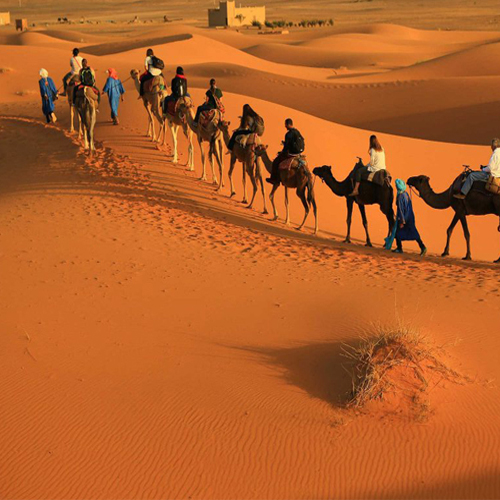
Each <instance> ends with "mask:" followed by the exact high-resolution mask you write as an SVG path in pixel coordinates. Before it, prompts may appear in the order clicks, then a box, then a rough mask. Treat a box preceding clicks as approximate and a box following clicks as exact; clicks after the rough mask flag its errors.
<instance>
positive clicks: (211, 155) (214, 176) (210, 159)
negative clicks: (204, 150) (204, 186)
mask: <svg viewBox="0 0 500 500" xmlns="http://www.w3.org/2000/svg"><path fill="white" fill-rule="evenodd" d="M213 148H214V145H212V144H210V147H209V150H208V163H209V164H210V168H211V169H212V184H213V185H214V186H217V184H218V183H219V181H218V180H217V174H216V173H215V163H214V150H213Z"/></svg>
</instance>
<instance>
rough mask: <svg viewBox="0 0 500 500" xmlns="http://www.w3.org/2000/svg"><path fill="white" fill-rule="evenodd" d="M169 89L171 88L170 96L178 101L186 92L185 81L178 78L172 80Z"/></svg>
mask: <svg viewBox="0 0 500 500" xmlns="http://www.w3.org/2000/svg"><path fill="white" fill-rule="evenodd" d="M171 88H172V95H173V96H174V97H175V98H176V99H178V98H179V97H184V96H185V95H186V94H187V91H188V84H187V79H186V78H180V77H179V76H176V77H175V78H172V84H171Z"/></svg>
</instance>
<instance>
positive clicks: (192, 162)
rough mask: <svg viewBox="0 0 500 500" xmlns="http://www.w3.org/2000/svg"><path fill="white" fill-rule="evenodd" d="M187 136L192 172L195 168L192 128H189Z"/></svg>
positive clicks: (189, 162)
mask: <svg viewBox="0 0 500 500" xmlns="http://www.w3.org/2000/svg"><path fill="white" fill-rule="evenodd" d="M185 135H186V138H187V140H188V143H189V145H188V161H187V165H188V170H189V171H190V172H192V171H193V170H194V146H193V131H192V130H191V129H187V134H185Z"/></svg>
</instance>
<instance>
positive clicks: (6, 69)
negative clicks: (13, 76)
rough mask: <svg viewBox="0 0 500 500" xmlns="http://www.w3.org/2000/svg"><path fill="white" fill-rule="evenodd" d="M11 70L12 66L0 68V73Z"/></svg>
mask: <svg viewBox="0 0 500 500" xmlns="http://www.w3.org/2000/svg"><path fill="white" fill-rule="evenodd" d="M11 71H12V68H5V67H4V68H0V75H3V74H5V73H10V72H11Z"/></svg>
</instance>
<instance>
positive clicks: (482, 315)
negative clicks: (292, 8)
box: [0, 1, 500, 499]
mask: <svg viewBox="0 0 500 500" xmlns="http://www.w3.org/2000/svg"><path fill="white" fill-rule="evenodd" d="M276 3H277V2H276ZM373 3H374V4H375V3H378V2H375V1H374V2H373ZM424 4H425V2H424ZM89 5H91V3H90V4H89ZM173 5H175V4H173ZM363 6H365V4H364V3H363ZM32 8H33V9H34V8H35V7H32ZM89 8H90V7H89ZM360 9H361V6H360ZM429 9H430V8H429ZM429 9H428V10H426V9H425V8H422V15H421V19H420V20H421V22H422V23H423V24H425V25H426V26H427V27H437V26H436V23H437V22H438V19H439V15H438V14H437V13H436V12H435V11H433V10H432V9H430V10H429ZM477 10H478V12H479V13H480V14H481V15H486V14H485V13H487V10H484V11H483V10H482V9H481V10H480V9H479V8H478V9H477ZM130 12H131V11H129V10H127V12H124V13H123V15H124V16H125V14H127V15H129V14H130ZM401 12H403V11H401ZM446 12H447V13H448V15H449V16H450V17H453V18H454V19H455V21H456V20H457V19H458V18H460V15H459V14H460V11H459V10H457V12H455V13H450V12H451V11H450V9H448V10H447V11H446ZM452 14H453V15H452ZM462 14H463V12H462ZM39 15H40V16H42V15H43V10H40V13H39ZM364 15H365V16H366V14H364ZM95 16H96V17H97V14H95ZM433 16H434V17H433ZM129 17H130V16H129ZM192 17H193V19H195V20H196V16H192ZM431 19H434V20H435V24H434V25H433V26H430V24H431V23H430V20H431ZM383 20H384V21H387V20H388V19H383ZM361 21H362V22H363V23H364V24H359V25H357V26H347V27H342V26H340V27H336V28H333V29H330V28H328V29H326V28H325V29H316V30H298V31H292V32H291V33H290V34H289V35H282V36H276V35H257V34H256V33H255V32H241V33H238V32H234V31H211V30H206V29H202V28H200V27H199V26H196V23H195V22H193V23H188V24H184V23H181V22H178V23H171V24H168V25H166V26H163V25H160V24H157V25H155V26H149V27H147V26H140V27H136V26H130V25H127V24H119V25H117V26H110V27H108V26H103V27H102V28H97V27H96V26H94V25H90V26H63V27H61V26H57V27H54V26H49V27H47V29H41V28H40V29H38V28H37V29H36V30H30V31H28V32H26V33H22V34H16V33H14V31H13V30H12V29H10V28H6V29H3V30H2V31H0V61H1V63H0V67H1V68H0V69H1V71H0V87H1V89H2V92H1V95H0V194H1V196H0V275H1V277H2V286H1V287H0V356H1V361H2V362H1V369H0V370H1V372H0V374H1V376H0V394H1V395H2V404H1V405H0V422H1V424H2V425H1V426H0V450H1V452H0V464H1V467H0V498H5V499H21V498H23V499H26V498H40V499H41V498H53V499H67V498H78V499H84V498H86V499H90V498H92V499H94V498H95V499H101V498H102V499H104V498H106V499H111V498H113V499H123V498H148V499H153V498H213V499H222V498H248V499H250V498H297V499H298V498H470V499H476V498H498V497H499V496H500V454H499V451H498V450H499V445H500V419H499V417H498V415H499V411H500V398H499V390H498V387H497V384H496V382H495V380H496V379H498V377H499V376H500V371H499V364H498V355H497V352H498V348H499V339H498V335H497V332H498V326H497V325H498V320H499V319H500V312H499V310H500V300H499V299H500V286H499V279H498V277H499V275H498V272H499V271H498V269H499V268H498V265H494V264H492V261H493V260H494V259H496V258H498V256H499V255H500V235H499V233H498V232H497V226H498V217H495V216H487V217H475V218H474V217H470V218H469V226H470V230H471V235H472V253H473V258H474V261H473V262H463V261H461V260H460V258H461V257H462V256H463V255H464V253H465V243H464V239H463V235H462V232H461V228H459V227H457V229H456V231H455V234H454V236H453V240H452V248H451V256H450V257H449V258H447V259H443V258H441V257H440V253H441V251H442V249H443V247H444V243H445V238H446V228H447V226H448V224H449V223H450V221H451V219H452V216H453V214H452V212H451V209H448V210H443V211H436V210H433V209H431V208H430V207H428V206H426V205H425V204H424V203H423V202H422V200H420V199H418V197H416V196H413V203H414V207H415V212H416V216H417V226H418V228H419V230H420V232H421V234H422V237H423V239H424V241H425V243H426V245H427V246H428V249H429V254H428V256H427V257H426V258H425V259H422V258H420V257H419V256H418V254H417V253H416V252H417V247H416V245H415V244H414V243H406V244H405V251H406V253H405V254H404V255H402V256H399V255H393V254H391V253H389V252H387V251H385V250H383V249H382V248H381V247H382V243H383V238H384V236H385V234H386V231H387V223H386V221H385V218H384V216H383V214H381V213H380V211H379V210H378V209H377V208H376V207H369V208H368V209H367V212H368V218H369V224H370V233H371V236H372V240H373V242H374V244H375V248H365V247H364V246H363V243H364V231H363V227H362V225H361V220H360V216H359V213H358V212H357V211H356V210H355V213H354V219H353V236H354V240H355V241H354V243H353V244H351V245H348V244H345V243H343V242H342V241H343V238H344V236H345V232H346V227H345V226H346V225H345V217H346V208H345V200H343V199H341V198H337V197H335V196H334V195H333V193H332V192H331V191H330V190H329V189H328V188H327V187H326V186H325V185H324V184H322V183H321V181H320V180H319V179H317V180H316V182H315V186H314V190H315V194H316V199H317V202H318V208H319V221H320V232H319V234H318V235H317V236H314V235H313V234H312V227H313V219H312V216H311V217H310V218H309V221H308V223H307V226H306V228H305V229H304V230H303V231H302V232H300V233H299V232H297V231H296V230H295V229H294V227H296V225H297V224H298V223H299V222H300V220H301V218H302V214H303V209H302V207H301V204H300V202H299V200H298V199H297V197H296V196H295V194H294V193H291V197H290V199H291V216H292V226H291V227H286V226H285V225H284V224H283V215H284V203H283V202H284V196H283V189H280V190H279V191H278V195H277V197H276V198H277V206H278V210H279V213H280V220H279V221H277V222H273V221H271V220H270V216H269V215H267V216H264V215H262V214H261V211H262V199H261V197H260V195H257V199H256V203H255V206H254V209H253V210H248V209H247V208H245V206H244V205H242V204H241V203H240V200H241V198H242V184H241V166H239V165H238V166H237V167H236V174H235V176H234V177H235V181H236V191H237V195H236V196H235V197H234V198H232V199H230V198H229V183H228V179H227V169H228V166H229V156H225V157H224V164H225V177H224V181H225V187H224V189H223V190H222V192H221V193H219V194H218V193H216V192H215V187H214V186H213V185H212V184H211V183H210V182H207V183H205V182H201V181H200V180H199V179H198V177H199V175H200V172H201V166H200V151H199V148H198V145H197V144H196V145H195V172H187V171H186V167H185V163H186V161H187V144H186V141H185V139H184V137H183V136H182V135H181V134H180V136H179V151H180V163H179V164H177V165H174V164H173V163H172V141H171V139H170V138H168V140H167V146H166V147H162V146H159V145H157V144H155V143H153V142H151V140H150V139H149V138H147V137H145V132H146V127H147V120H146V113H145V111H144V108H143V105H142V103H141V101H140V100H138V96H137V92H136V90H135V88H134V85H133V82H132V81H131V80H130V79H128V75H129V71H130V70H131V69H132V68H140V67H141V65H142V63H143V60H144V53H145V49H146V48H147V47H149V46H154V48H155V52H156V54H157V55H158V56H159V57H161V58H162V59H164V60H165V62H166V64H167V67H166V69H165V72H164V73H165V75H166V76H167V79H168V80H169V79H170V78H171V76H170V75H173V72H174V69H175V67H176V66H177V65H179V64H181V65H182V66H183V67H184V68H185V71H186V75H187V77H188V80H189V84H190V91H191V93H192V96H193V99H194V101H195V103H197V104H199V103H200V102H201V101H202V98H203V93H204V89H205V88H206V86H207V84H208V80H209V78H210V77H212V76H214V77H216V78H217V80H218V84H219V86H220V87H221V88H222V89H223V91H224V104H225V106H226V118H227V119H229V120H230V121H231V122H232V124H233V125H235V124H236V122H237V119H238V116H239V115H240V113H241V108H242V106H243V104H245V103H247V102H249V103H250V104H251V105H252V106H253V107H254V108H255V109H256V110H257V111H259V112H260V113H261V114H262V115H263V116H264V118H265V120H266V133H265V135H264V137H263V142H264V143H265V144H267V145H268V147H269V151H270V154H275V153H276V152H277V151H278V149H279V146H280V141H281V140H282V138H283V135H284V132H285V130H284V127H283V121H284V119H285V118H287V117H289V116H290V117H292V118H293V119H294V121H295V123H296V125H297V127H298V128H299V130H301V132H302V134H303V135H304V137H305V139H306V153H307V160H308V162H309V166H310V167H311V168H312V167H315V166H321V165H331V166H332V171H333V173H334V175H336V176H337V177H338V178H339V179H340V178H341V179H343V178H344V177H346V176H347V175H348V173H349V171H350V170H351V168H352V167H353V165H354V163H355V162H356V157H357V156H362V157H363V158H364V160H365V161H367V160H368V154H367V149H368V137H369V135H370V134H371V133H372V132H374V131H375V132H377V135H378V136H379V137H380V140H381V142H382V144H383V145H384V147H385V149H386V151H387V162H388V168H389V169H390V170H391V172H392V174H393V177H394V178H396V177H398V178H402V179H407V178H408V177H410V176H412V175H419V174H423V175H428V176H429V177H430V178H431V182H432V185H433V187H434V188H435V189H436V191H438V192H440V191H443V190H445V189H446V188H447V187H448V186H449V185H450V183H451V182H452V180H453V179H454V178H455V177H456V176H457V175H458V173H460V171H461V168H462V164H470V165H472V166H478V165H479V164H484V163H486V162H487V161H488V159H489V156H490V153H491V152H490V150H489V142H490V140H491V138H492V137H494V136H498V135H500V128H499V125H498V115H499V111H500V104H499V101H498V99H497V97H496V96H497V94H498V87H499V84H500V71H499V70H498V69H497V67H498V62H499V59H500V32H496V31H492V30H493V29H494V27H493V28H491V30H490V31H488V30H483V31H463V29H464V26H461V25H460V26H456V27H458V28H461V29H462V31H446V32H444V31H437V30H434V31H432V30H425V31H424V30H419V29H415V28H412V27H405V26H401V25H395V24H391V23H387V22H385V23H382V24H374V23H370V22H369V20H365V19H361ZM365 21H366V22H365ZM456 22H458V21H456ZM426 23H428V24H426ZM407 24H410V23H407ZM75 44H78V45H79V46H80V48H81V51H82V53H83V55H84V56H85V57H87V58H88V60H89V62H90V63H91V65H92V67H94V68H95V70H96V75H97V84H98V86H99V87H100V88H102V86H103V85H104V81H105V78H106V73H105V70H106V69H107V68H109V67H115V68H116V69H117V70H118V73H119V75H120V77H121V79H122V80H123V81H124V85H125V88H126V94H125V102H124V103H122V104H121V107H120V125H119V126H113V125H112V124H111V120H110V117H109V105H108V103H107V99H106V98H103V101H102V104H101V108H100V113H99V116H98V123H97V126H96V129H95V135H96V146H97V151H96V153H95V154H94V155H93V156H89V155H88V154H87V153H86V152H85V151H84V150H83V148H82V143H81V142H80V141H79V140H78V137H77V136H76V135H72V134H70V133H69V111H68V104H67V101H66V100H65V99H63V98H61V99H59V100H58V101H57V102H56V113H57V115H58V118H59V121H58V122H57V124H56V125H54V126H52V125H50V126H47V125H46V124H44V122H43V116H42V114H41V110H40V97H39V95H38V90H37V89H38V71H39V69H40V67H45V68H47V70H48V71H49V73H50V75H51V76H52V77H53V78H54V80H55V81H56V85H57V86H59V85H60V83H61V82H60V80H61V78H62V76H63V75H64V74H65V73H66V71H67V68H68V61H69V57H70V53H71V49H72V48H73V47H74V46H75ZM209 181H211V178H210V176H209ZM269 188H270V186H269V185H266V192H267V195H268V194H269V191H270V189H269ZM400 323H404V324H406V325H409V326H410V327H411V328H414V329H417V330H419V331H421V332H422V334H423V335H425V336H427V337H428V338H430V339H432V341H433V342H435V343H436V344H438V345H442V346H446V349H447V351H448V352H449V354H450V360H451V361H450V362H451V363H452V366H453V367H454V369H456V370H457V371H460V372H461V373H464V374H467V376H468V378H469V380H470V381H469V382H468V383H466V384H460V385H456V384H451V383H449V382H446V381H443V380H436V382H435V384H433V386H432V388H431V389H430V390H429V394H428V396H429V403H430V408H431V410H430V412H429V414H428V415H427V417H428V418H426V419H425V421H424V422H420V421H415V420H414V419H412V418H410V417H408V416H407V415H406V414H405V413H404V412H403V411H402V410H401V411H399V410H395V411H386V410H385V409H384V406H383V404H381V405H379V404H374V405H373V406H372V407H370V408H367V409H366V410H363V411H350V410H347V409H346V408H345V405H344V403H345V402H346V398H347V394H348V392H349V390H350V388H351V379H350V376H349V374H348V373H347V372H346V370H345V369H344V368H345V361H346V360H345V358H344V357H343V356H342V345H343V343H349V344H353V343H356V342H357V341H358V340H359V338H360V337H361V336H363V335H371V334H373V332H374V331H375V329H376V328H377V327H378V326H377V325H382V326H383V327H390V328H393V327H394V326H395V325H398V324H400Z"/></svg>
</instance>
